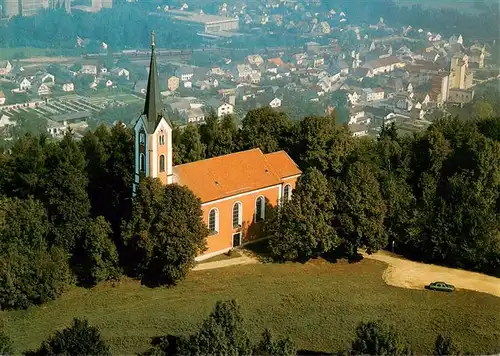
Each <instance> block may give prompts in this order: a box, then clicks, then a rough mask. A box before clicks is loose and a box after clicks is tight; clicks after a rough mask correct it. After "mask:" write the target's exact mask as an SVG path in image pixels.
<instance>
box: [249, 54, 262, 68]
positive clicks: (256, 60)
mask: <svg viewBox="0 0 500 356" xmlns="http://www.w3.org/2000/svg"><path fill="white" fill-rule="evenodd" d="M246 59H247V62H248V64H252V65H256V66H260V65H261V64H262V63H264V59H263V58H262V56H261V55H258V54H253V55H250V56H248V57H247V58H246Z"/></svg>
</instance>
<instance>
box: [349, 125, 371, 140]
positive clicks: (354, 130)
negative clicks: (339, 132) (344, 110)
mask: <svg viewBox="0 0 500 356" xmlns="http://www.w3.org/2000/svg"><path fill="white" fill-rule="evenodd" d="M349 130H350V131H351V134H352V135H353V136H354V137H362V136H368V127H366V126H365V125H362V124H349Z"/></svg>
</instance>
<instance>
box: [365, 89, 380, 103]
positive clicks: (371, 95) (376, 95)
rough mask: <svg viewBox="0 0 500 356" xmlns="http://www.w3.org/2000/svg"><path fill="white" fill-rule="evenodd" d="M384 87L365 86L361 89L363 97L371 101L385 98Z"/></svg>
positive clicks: (366, 100)
mask: <svg viewBox="0 0 500 356" xmlns="http://www.w3.org/2000/svg"><path fill="white" fill-rule="evenodd" d="M384 94H385V93H384V89H382V88H374V89H371V88H363V89H361V98H362V100H363V101H365V102H367V103H369V102H372V101H378V100H383V99H384Z"/></svg>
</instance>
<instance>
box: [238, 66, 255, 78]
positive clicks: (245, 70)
mask: <svg viewBox="0 0 500 356" xmlns="http://www.w3.org/2000/svg"><path fill="white" fill-rule="evenodd" d="M236 70H237V71H238V78H240V79H241V78H247V77H248V76H250V75H251V74H252V71H253V69H252V67H250V66H249V65H248V64H238V65H237V66H236Z"/></svg>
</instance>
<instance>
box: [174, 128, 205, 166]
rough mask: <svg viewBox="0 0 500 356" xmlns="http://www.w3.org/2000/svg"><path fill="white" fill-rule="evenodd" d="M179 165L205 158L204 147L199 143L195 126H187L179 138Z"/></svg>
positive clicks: (199, 139) (198, 133)
mask: <svg viewBox="0 0 500 356" xmlns="http://www.w3.org/2000/svg"><path fill="white" fill-rule="evenodd" d="M177 148H178V149H179V150H180V152H179V156H180V157H181V158H180V162H179V163H189V162H196V161H199V160H201V159H203V158H205V150H206V145H205V144H204V143H202V142H201V135H200V132H199V131H198V127H197V126H196V125H192V124H191V125H187V127H186V128H185V129H184V130H183V131H182V134H181V136H180V145H179V146H178V147H177Z"/></svg>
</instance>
